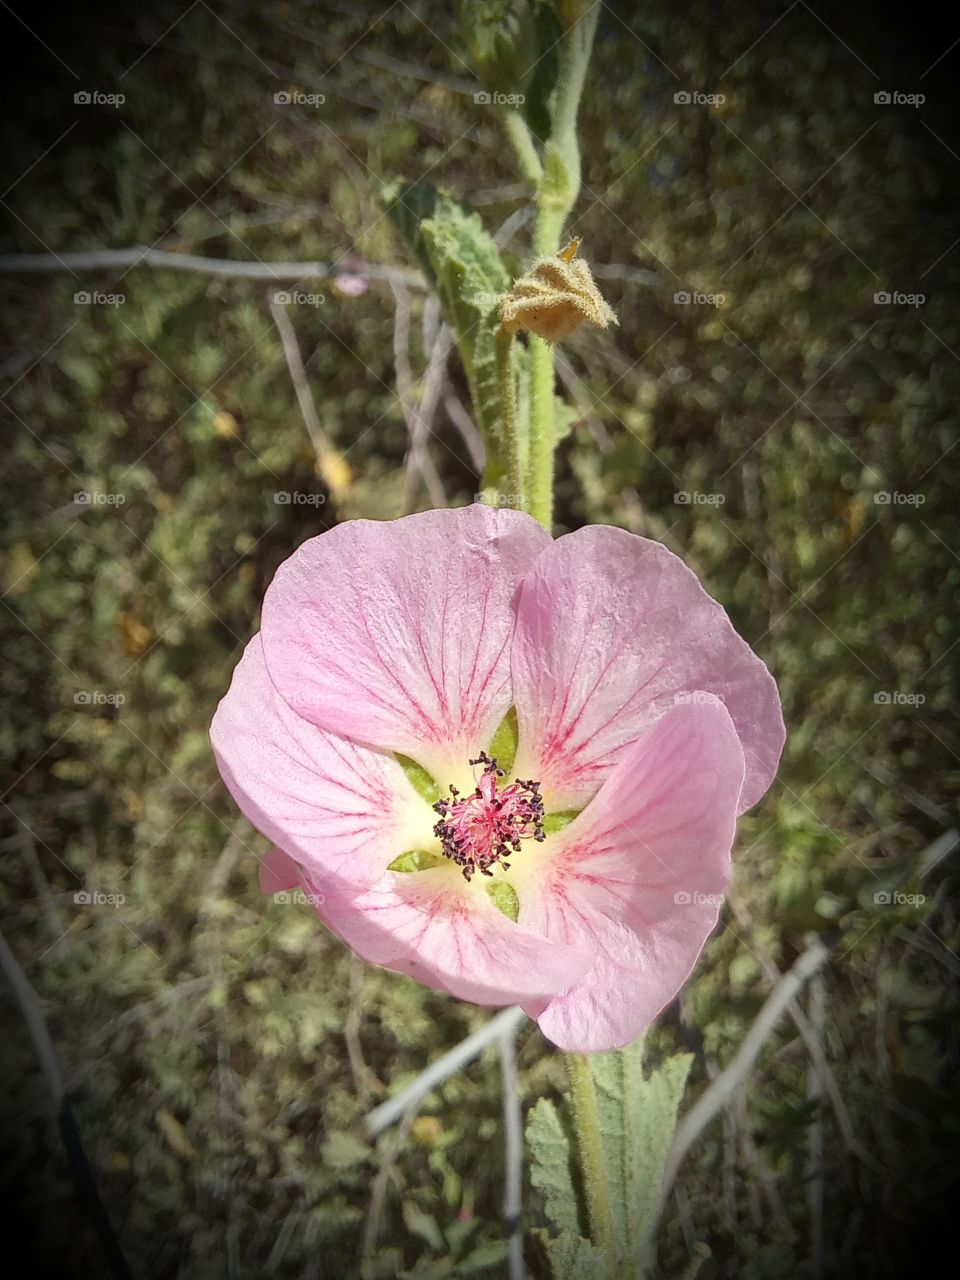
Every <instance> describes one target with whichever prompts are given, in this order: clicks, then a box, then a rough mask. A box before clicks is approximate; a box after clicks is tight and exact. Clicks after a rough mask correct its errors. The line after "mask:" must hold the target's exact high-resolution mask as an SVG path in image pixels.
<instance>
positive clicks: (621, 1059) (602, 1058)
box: [590, 1039, 693, 1258]
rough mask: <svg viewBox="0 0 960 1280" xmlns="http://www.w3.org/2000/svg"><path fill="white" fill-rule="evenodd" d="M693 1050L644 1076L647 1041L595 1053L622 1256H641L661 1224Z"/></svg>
mask: <svg viewBox="0 0 960 1280" xmlns="http://www.w3.org/2000/svg"><path fill="white" fill-rule="evenodd" d="M692 1062H693V1055H692V1054H689V1053H684V1054H677V1055H675V1056H674V1057H672V1058H668V1059H667V1060H666V1061H665V1062H664V1063H663V1065H662V1066H661V1067H659V1068H658V1069H657V1070H656V1071H652V1072H651V1073H650V1075H649V1076H648V1077H646V1078H644V1075H643V1041H642V1039H641V1040H638V1041H637V1042H636V1043H635V1044H632V1045H629V1046H628V1047H627V1048H626V1049H621V1050H618V1051H617V1052H616V1053H595V1054H592V1055H591V1057H590V1070H591V1072H592V1074H593V1079H594V1085H595V1087H596V1091H597V1106H598V1110H599V1115H600V1129H601V1137H602V1141H603V1151H604V1157H605V1162H606V1172H607V1182H608V1186H609V1190H610V1201H611V1209H612V1212H613V1220H614V1229H615V1232H616V1236H617V1244H618V1248H619V1251H620V1252H621V1256H623V1257H626V1258H629V1257H633V1256H636V1255H637V1253H638V1252H639V1251H640V1250H641V1249H642V1248H643V1246H644V1245H645V1244H646V1242H647V1239H648V1237H649V1235H650V1233H651V1232H652V1230H653V1229H654V1227H655V1226H656V1218H657V1213H658V1211H659V1207H660V1189H661V1185H662V1181H663V1171H664V1166H665V1164H666V1159H667V1153H668V1151H669V1149H670V1143H671V1141H672V1140H673V1134H674V1130H675V1129H676V1126H677V1110H678V1108H679V1105H680V1100H681V1098H682V1097H683V1091H684V1088H685V1087H686V1083H687V1076H688V1075H689V1073H690V1065H691V1063H692Z"/></svg>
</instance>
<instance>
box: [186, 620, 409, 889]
mask: <svg viewBox="0 0 960 1280" xmlns="http://www.w3.org/2000/svg"><path fill="white" fill-rule="evenodd" d="M210 738H211V742H212V743H213V750H214V755H215V756H216V759H217V764H218V766H219V769H220V772H221V774H222V775H223V779H224V781H225V782H226V784H227V786H228V787H229V789H230V791H231V793H232V795H233V797H234V799H235V800H236V802H237V804H238V805H239V807H240V809H241V811H242V812H243V814H244V815H245V816H246V817H247V818H249V820H250V821H251V822H252V823H253V825H254V826H255V827H256V828H257V830H258V831H261V832H263V834H264V835H266V836H268V837H269V838H270V839H271V840H274V841H276V843H277V844H278V845H279V846H280V848H281V849H283V850H284V851H285V852H286V854H287V855H289V857H290V858H292V859H293V860H294V861H295V862H296V863H298V864H301V865H304V866H306V867H308V868H310V870H311V872H312V873H313V875H314V876H315V877H317V878H318V879H322V878H327V877H332V878H333V880H335V881H336V880H343V881H345V882H346V883H348V884H351V885H366V884H370V883H372V882H373V881H374V880H375V879H376V878H377V877H378V876H379V875H380V874H381V873H382V872H383V870H384V868H385V867H386V865H387V863H389V862H390V861H391V859H393V858H394V857H396V855H397V854H398V853H402V852H403V851H404V849H407V848H414V847H418V844H420V843H422V842H423V841H424V840H430V841H431V842H432V840H433V836H432V834H431V826H432V821H433V820H434V815H433V814H431V811H430V808H429V806H428V805H427V804H425V803H424V801H423V800H421V799H420V798H419V796H417V795H416V793H415V792H414V790H413V788H412V787H411V786H410V784H409V783H408V782H407V779H406V777H405V776H404V773H403V770H402V769H401V768H400V766H399V765H398V764H397V762H396V761H395V760H393V759H392V758H391V757H390V756H387V755H383V754H381V753H379V752H374V751H369V750H367V749H366V748H365V747H361V746H358V745H357V744H356V743H354V742H350V741H348V740H347V739H345V738H338V737H335V736H333V735H331V734H328V733H324V732H323V730H321V729H318V728H317V727H316V726H315V725H312V724H310V722H309V721H308V720H304V719H302V718H301V717H300V716H298V715H297V714H296V712H295V711H292V710H291V709H290V707H289V706H288V705H287V703H286V702H285V701H284V700H283V698H281V697H280V695H279V693H277V691H276V689H275V688H274V687H273V684H272V683H271V680H270V677H269V674H268V673H267V668H266V664H265V662H264V659H263V650H262V646H261V643H260V637H259V636H254V638H253V639H252V640H251V641H250V643H249V644H248V645H247V648H246V650H245V652H244V654H243V657H242V658H241V659H240V662H239V663H238V665H237V669H236V671H235V672H234V674H233V681H232V683H231V685H230V689H229V691H228V692H227V694H226V696H225V697H224V699H223V700H222V702H221V703H220V706H219V707H218V708H217V713H216V715H215V716H214V719H213V724H212V725H211V728H210ZM404 842H407V843H404ZM271 865H273V866H274V868H275V870H276V871H277V873H278V875H280V877H281V878H282V877H283V876H287V878H288V883H287V884H277V885H276V886H275V889H281V888H288V887H289V884H290V883H291V882H290V880H289V875H290V874H291V873H290V870H289V868H284V866H283V864H282V862H280V861H278V860H275V861H274V863H272V864H271ZM269 891H270V892H273V891H274V889H271V890H269Z"/></svg>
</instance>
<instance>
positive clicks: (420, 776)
mask: <svg viewBox="0 0 960 1280" xmlns="http://www.w3.org/2000/svg"><path fill="white" fill-rule="evenodd" d="M394 759H395V760H396V762H397V764H398V765H399V766H400V768H401V769H402V770H403V772H404V773H405V774H406V775H407V781H408V782H409V783H410V785H411V787H413V789H414V791H415V792H416V793H417V795H418V796H420V798H421V799H422V800H426V802H427V804H436V802H437V801H438V800H439V799H440V788H439V787H438V786H437V784H436V782H435V781H434V780H433V777H432V776H431V775H430V774H429V773H428V772H427V770H426V769H425V768H424V767H423V765H422V764H417V762H416V760H411V759H410V757H409V756H402V755H400V753H399V752H395V753H394Z"/></svg>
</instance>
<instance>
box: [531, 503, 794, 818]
mask: <svg viewBox="0 0 960 1280" xmlns="http://www.w3.org/2000/svg"><path fill="white" fill-rule="evenodd" d="M513 683H514V689H515V701H516V705H517V712H518V718H519V724H520V755H519V758H518V761H517V766H516V768H517V771H518V774H519V776H520V777H532V778H536V779H537V780H538V781H539V782H540V783H541V784H542V787H543V793H544V798H545V800H546V803H547V808H548V810H549V809H554V810H557V809H576V808H581V807H582V806H583V805H584V804H586V802H587V801H588V800H589V799H590V797H591V796H593V795H595V794H596V792H597V790H598V789H599V787H600V785H601V783H602V782H603V780H604V778H605V777H606V776H607V775H608V774H609V772H610V770H611V768H612V767H613V765H614V764H615V763H616V762H617V761H618V760H619V759H620V758H621V756H622V754H623V753H624V752H625V751H626V750H627V749H628V748H629V746H630V744H631V743H632V742H633V741H634V739H635V738H636V737H637V735H638V733H639V732H640V731H641V730H642V729H643V728H644V727H645V726H646V725H648V724H650V723H652V722H653V721H654V720H656V719H657V718H658V716H660V715H662V713H663V712H664V711H665V710H666V709H667V708H668V707H672V706H674V705H676V704H677V703H678V702H682V701H686V700H689V699H690V698H691V697H693V696H695V694H696V692H697V691H698V690H707V691H709V692H711V693H714V694H716V695H717V696H718V697H720V698H722V699H723V701H724V703H725V704H726V707H727V710H728V711H729V712H730V715H731V716H732V717H733V721H734V724H735V725H736V726H737V732H738V734H739V735H740V740H741V742H742V744H743V751H744V755H745V756H746V762H747V773H746V781H745V783H744V789H743V796H742V800H741V804H742V809H744V810H745V809H748V808H750V806H751V805H753V804H755V803H756V802H757V801H758V800H759V799H760V797H761V796H762V795H763V793H764V792H765V791H766V790H767V788H768V787H769V785H770V783H771V781H772V779H773V776H774V774H775V772H776V768H777V763H778V761H779V759H780V752H781V750H782V748H783V740H784V726H783V717H782V715H781V712H780V699H779V696H778V694H777V687H776V684H775V683H774V680H773V677H772V676H771V675H770V673H769V671H768V670H767V668H766V667H765V665H764V664H763V662H762V661H761V660H760V658H758V657H757V656H756V654H755V653H754V652H753V651H752V649H751V648H750V646H749V645H748V644H747V643H746V642H745V641H744V640H742V639H741V638H740V636H739V635H737V633H736V632H735V631H734V629H733V627H732V625H731V623H730V620H729V618H728V617H727V615H726V613H725V612H724V610H723V609H722V608H721V607H720V605H719V604H717V602H716V601H715V600H712V599H711V598H710V596H708V595H707V593H706V592H705V591H704V589H703V587H702V586H701V585H700V582H699V581H698V579H697V577H696V575H695V574H694V573H693V572H692V571H691V570H690V569H688V568H687V566H686V565H685V564H684V563H683V561H682V560H680V559H679V558H678V557H677V556H675V555H674V554H673V553H672V552H670V551H668V550H667V548H666V547H664V546H662V545H661V544H660V543H658V542H652V541H650V540H649V539H647V538H640V537H637V536H636V535H635V534H632V533H626V532H625V531H624V530H622V529H612V528H608V527H604V526H594V527H591V528H586V529H581V530H579V531H578V532H576V533H571V534H567V535H566V536H565V537H563V538H560V539H558V541H557V542H555V543H554V544H553V545H552V546H551V547H549V548H548V549H547V550H546V551H545V552H544V553H543V555H542V556H540V557H539V558H538V560H537V562H536V564H535V565H534V566H533V568H532V569H531V571H530V573H529V574H528V575H527V577H526V579H525V581H524V585H523V591H522V594H521V599H520V606H519V616H518V622H517V633H516V637H515V640H514V645H513Z"/></svg>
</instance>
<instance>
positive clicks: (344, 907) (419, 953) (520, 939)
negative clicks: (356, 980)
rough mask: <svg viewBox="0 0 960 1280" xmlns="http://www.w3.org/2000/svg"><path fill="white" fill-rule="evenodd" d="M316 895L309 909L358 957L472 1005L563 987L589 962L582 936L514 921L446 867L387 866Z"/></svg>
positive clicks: (309, 889)
mask: <svg viewBox="0 0 960 1280" xmlns="http://www.w3.org/2000/svg"><path fill="white" fill-rule="evenodd" d="M303 883H304V888H305V889H306V890H307V892H308V893H309V892H314V891H315V890H316V889H318V888H321V889H322V886H318V885H314V884H313V883H312V882H311V880H310V878H309V877H308V876H306V877H304V881H303ZM319 896H321V895H318V901H319ZM322 896H323V898H324V901H323V902H322V903H320V904H319V905H318V906H317V908H316V909H317V914H318V915H319V916H320V918H321V919H322V920H323V921H324V922H325V923H326V924H327V925H329V927H330V928H331V929H333V931H334V932H335V933H337V934H339V936H340V937H341V938H342V939H343V940H344V942H346V943H347V945H348V946H350V947H352V948H353V950H354V951H356V952H357V954H358V955H360V956H362V957H363V958H364V959H365V960H369V961H371V962H372V963H374V964H380V965H383V966H385V967H386V968H388V969H395V970H397V971H398V972H399V973H405V974H407V975H408V976H409V977H411V978H415V979H416V980H417V981H418V982H422V983H423V984H424V985H425V986H428V987H433V988H434V989H436V990H438V991H446V992H447V993H448V994H450V995H452V996H456V997H458V998H459V999H461V1000H471V1001H473V1002H474V1003H475V1004H488V1005H504V1004H516V1003H519V1002H520V1001H522V1000H529V999H532V998H536V997H541V996H545V995H554V994H556V993H558V992H560V991H565V990H567V989H568V988H569V987H571V986H572V985H573V984H574V983H575V982H576V981H577V979H578V978H580V977H581V976H582V975H583V974H584V973H585V972H586V971H587V970H588V969H589V967H590V965H591V964H592V963H593V959H594V947H593V943H592V942H591V940H590V939H578V940H576V941H573V942H566V941H563V940H554V939H550V938H546V937H544V936H543V935H542V934H539V933H537V932H534V931H532V930H530V929H527V928H524V927H522V926H521V925H519V924H514V922H513V921H512V920H510V919H509V918H508V917H507V916H505V915H503V914H502V913H501V912H500V911H498V910H497V909H496V907H494V905H493V903H492V902H491V901H490V899H489V898H488V897H487V895H486V893H485V892H484V890H483V885H481V884H476V885H467V884H466V883H465V882H464V881H463V880H462V879H461V877H460V874H459V872H457V871H456V870H454V869H453V868H450V869H449V873H447V871H446V869H444V870H435V871H420V872H410V873H403V872H392V871H388V872H386V873H385V874H384V875H383V876H382V877H381V879H380V880H379V881H378V882H377V883H376V884H374V885H371V886H370V888H369V889H367V890H365V891H362V892H360V893H356V894H350V893H347V892H343V891H337V890H334V891H333V892H326V893H325V894H323V895H322Z"/></svg>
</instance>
